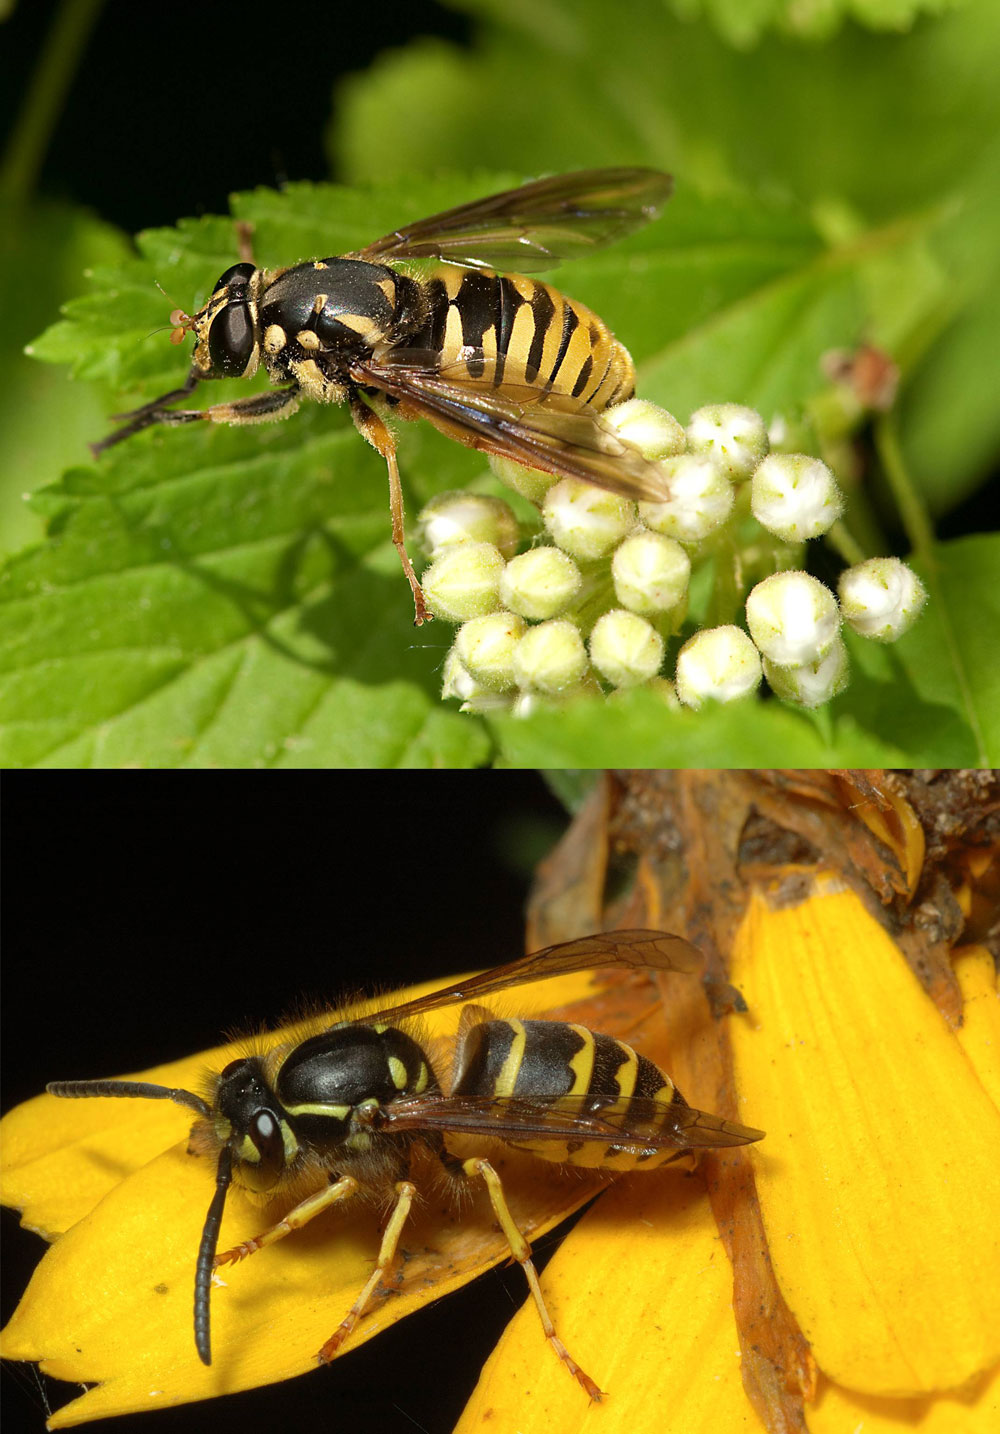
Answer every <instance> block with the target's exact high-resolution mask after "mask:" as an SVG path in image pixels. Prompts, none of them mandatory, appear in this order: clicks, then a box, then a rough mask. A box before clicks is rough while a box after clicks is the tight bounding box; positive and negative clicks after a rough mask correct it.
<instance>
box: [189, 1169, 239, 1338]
mask: <svg viewBox="0 0 1000 1434" xmlns="http://www.w3.org/2000/svg"><path fill="white" fill-rule="evenodd" d="M232 1175H233V1158H232V1154H231V1152H230V1149H229V1146H228V1145H224V1146H223V1147H222V1150H221V1152H220V1154H219V1165H218V1169H217V1170H216V1172H215V1194H214V1195H213V1196H212V1203H211V1205H209V1207H208V1214H207V1215H206V1216H205V1226H204V1229H203V1230H202V1232H201V1244H200V1245H199V1246H198V1263H197V1265H196V1266H195V1272H194V1342H195V1347H196V1349H197V1350H198V1358H199V1359H200V1360H201V1362H202V1364H208V1365H210V1364H211V1363H212V1332H211V1325H210V1319H209V1295H210V1293H211V1289H212V1268H213V1266H214V1264H215V1251H216V1248H217V1246H218V1244H219V1228H220V1226H221V1225H222V1211H223V1208H224V1206H225V1203H226V1191H227V1190H228V1189H229V1182H230V1180H231V1179H232Z"/></svg>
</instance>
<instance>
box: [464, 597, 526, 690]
mask: <svg viewBox="0 0 1000 1434" xmlns="http://www.w3.org/2000/svg"><path fill="white" fill-rule="evenodd" d="M523 635H524V622H523V620H522V619H521V618H519V617H518V616H517V615H516V614H515V613H512V612H491V613H487V614H486V616H485V617H473V618H470V619H469V621H468V622H467V623H464V624H463V625H462V627H460V628H459V630H458V633H457V635H456V637H455V645H454V647H453V649H452V651H453V652H455V653H457V654H458V657H459V660H460V661H461V663H462V666H463V667H464V668H465V670H466V672H468V673H469V674H470V675H471V676H472V677H474V678H475V679H476V681H477V682H481V683H482V684H483V686H484V687H488V688H490V689H491V690H494V691H497V692H505V691H507V689H508V688H511V687H513V686H514V653H515V652H516V651H517V644H518V642H519V641H520V640H521V638H522V636H523Z"/></svg>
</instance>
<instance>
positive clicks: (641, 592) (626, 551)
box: [611, 531, 691, 613]
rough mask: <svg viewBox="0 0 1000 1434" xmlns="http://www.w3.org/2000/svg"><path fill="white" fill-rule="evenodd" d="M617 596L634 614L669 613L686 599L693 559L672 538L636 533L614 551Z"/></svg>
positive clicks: (656, 534) (613, 566)
mask: <svg viewBox="0 0 1000 1434" xmlns="http://www.w3.org/2000/svg"><path fill="white" fill-rule="evenodd" d="M611 576H612V578H613V580H614V584H615V596H616V597H617V598H618V601H619V602H620V603H621V605H622V606H623V607H627V608H631V609H632V611H633V612H640V613H654V612H667V611H669V609H670V608H673V607H677V606H678V604H679V603H682V602H683V601H684V599H685V597H686V596H687V589H688V582H689V580H690V577H691V559H690V558H689V557H688V555H687V553H686V552H685V551H684V549H683V548H682V547H681V545H680V543H677V542H675V541H674V539H673V538H664V537H663V536H662V535H661V534H660V533H649V532H645V531H643V532H639V533H633V534H632V535H631V537H628V538H626V539H625V541H624V542H623V543H620V544H619V546H618V547H617V548H616V549H615V551H614V556H613V557H612V559H611Z"/></svg>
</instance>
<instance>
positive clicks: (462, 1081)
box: [451, 1018, 685, 1170]
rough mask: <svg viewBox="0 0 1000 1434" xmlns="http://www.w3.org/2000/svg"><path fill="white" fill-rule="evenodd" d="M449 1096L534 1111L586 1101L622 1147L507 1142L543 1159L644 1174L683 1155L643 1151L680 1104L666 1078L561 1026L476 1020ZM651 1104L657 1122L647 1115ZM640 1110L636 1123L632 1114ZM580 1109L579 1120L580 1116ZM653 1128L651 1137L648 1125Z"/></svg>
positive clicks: (599, 1040) (626, 1052) (616, 1046)
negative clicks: (510, 1100)
mask: <svg viewBox="0 0 1000 1434" xmlns="http://www.w3.org/2000/svg"><path fill="white" fill-rule="evenodd" d="M451 1094H452V1095H453V1096H463V1095H464V1096H478V1097H491V1098H494V1099H496V1098H501V1097H508V1096H514V1097H521V1098H523V1099H524V1100H526V1101H531V1102H532V1103H533V1104H536V1105H545V1104H547V1103H552V1105H553V1106H554V1107H555V1108H556V1109H558V1103H559V1101H560V1099H561V1098H564V1097H585V1096H586V1097H591V1098H593V1099H594V1101H595V1106H596V1108H595V1111H594V1114H596V1115H598V1116H599V1118H600V1119H601V1120H602V1121H605V1122H607V1123H608V1124H609V1125H613V1126H615V1127H616V1129H620V1130H621V1133H622V1143H621V1145H617V1144H608V1145H605V1144H602V1143H601V1142H599V1141H593V1140H569V1141H565V1140H553V1139H551V1138H549V1137H546V1138H545V1139H544V1140H539V1141H534V1140H527V1139H524V1140H522V1139H518V1140H509V1137H504V1138H505V1139H508V1140H509V1143H510V1144H512V1145H516V1146H517V1148H518V1149H520V1150H530V1151H531V1152H532V1154H533V1155H537V1156H540V1157H541V1158H542V1159H543V1160H554V1161H557V1162H559V1163H561V1164H569V1165H586V1166H599V1165H607V1166H610V1167H612V1168H614V1169H616V1170H630V1169H634V1168H637V1167H642V1168H644V1169H649V1168H651V1167H654V1166H657V1165H663V1164H666V1162H667V1161H670V1160H675V1159H676V1158H677V1157H678V1155H679V1154H680V1152H681V1149H682V1148H683V1147H682V1146H681V1145H680V1144H678V1146H677V1147H676V1148H673V1149H671V1148H663V1147H662V1146H661V1147H660V1148H654V1147H653V1146H652V1145H649V1146H647V1145H645V1143H644V1135H645V1136H646V1138H647V1139H649V1138H651V1137H652V1136H653V1135H654V1134H656V1135H659V1134H660V1132H661V1131H662V1129H663V1128H664V1126H665V1125H666V1117H667V1116H668V1114H669V1110H670V1107H671V1105H672V1104H675V1103H679V1104H681V1105H683V1104H684V1103H685V1102H684V1100H683V1097H682V1096H681V1095H680V1093H679V1092H678V1090H677V1088H676V1087H675V1085H674V1083H673V1081H672V1080H671V1079H670V1077H669V1076H667V1075H664V1073H663V1071H661V1070H660V1069H659V1068H658V1067H657V1066H655V1065H654V1064H653V1062H652V1061H650V1060H647V1059H646V1057H645V1056H641V1055H640V1054H639V1052H638V1051H635V1050H633V1049H632V1047H631V1046H629V1045H626V1044H625V1042H624V1041H617V1040H614V1039H613V1038H612V1037H611V1036H602V1035H599V1034H598V1033H597V1032H596V1031H590V1030H588V1029H587V1028H586V1026H577V1025H571V1024H569V1023H568V1022H564V1021H521V1020H517V1019H513V1018H512V1019H510V1020H505V1021H481V1022H478V1023H477V1024H475V1025H472V1026H470V1027H469V1029H468V1030H467V1031H466V1032H465V1034H464V1036H463V1039H462V1043H461V1047H460V1050H459V1051H458V1054H457V1059H456V1075H455V1082H454V1086H453V1089H452V1091H451ZM651 1101H655V1102H657V1104H658V1106H659V1107H660V1109H661V1111H662V1113H663V1117H664V1119H663V1120H654V1121H653V1123H652V1125H651V1123H650V1118H649V1114H648V1110H649V1106H648V1102H651ZM640 1102H641V1103H642V1119H641V1121H640V1120H639V1119H637V1116H636V1111H637V1107H638V1104H639V1103H640ZM586 1113H587V1112H586V1109H584V1110H583V1111H581V1114H583V1115H586ZM654 1125H655V1127H656V1129H655V1131H654V1129H653V1126H654Z"/></svg>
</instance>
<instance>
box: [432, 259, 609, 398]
mask: <svg viewBox="0 0 1000 1434" xmlns="http://www.w3.org/2000/svg"><path fill="white" fill-rule="evenodd" d="M421 287H422V289H423V293H424V297H425V298H426V299H427V300H428V302H429V305H430V309H429V315H428V318H427V320H426V322H425V324H424V326H423V327H422V328H421V330H420V332H419V333H417V334H415V335H411V336H409V337H408V338H407V339H406V342H405V347H406V348H414V349H423V350H427V351H430V352H432V353H437V354H440V363H441V368H442V371H443V372H444V373H445V376H446V377H454V378H456V379H457V380H458V381H460V382H462V383H469V382H472V383H477V384H481V385H482V386H483V387H491V388H499V387H500V386H501V385H502V384H503V383H504V382H505V381H506V382H507V383H508V384H512V385H513V384H519V383H520V384H523V383H525V382H527V383H529V384H531V385H532V386H533V387H534V386H537V387H539V388H541V389H544V390H546V391H549V392H553V393H558V394H561V395H563V396H564V397H567V398H570V399H573V400H575V401H576V402H577V403H578V404H579V406H580V407H581V408H583V407H585V406H591V407H593V408H595V409H597V410H598V411H600V410H601V409H603V408H606V407H607V405H608V404H610V403H619V402H621V401H622V400H623V399H626V398H630V397H631V396H632V393H633V392H634V390H635V370H634V368H633V365H632V359H631V357H630V356H629V353H628V350H627V349H626V348H624V347H623V346H622V345H621V344H620V343H619V342H618V340H617V339H616V338H615V336H614V334H612V333H611V331H610V329H609V328H608V327H607V325H606V324H605V323H604V322H603V321H602V320H601V319H599V318H598V317H597V315H596V314H594V313H592V312H591V310H590V309H588V308H586V307H585V306H584V305H583V304H579V303H577V302H576V301H575V300H574V299H568V298H567V297H566V295H565V294H561V293H560V292H559V290H558V289H554V288H552V286H551V285H550V284H542V283H540V282H539V281H538V280H536V279H528V278H525V276H524V275H523V274H495V273H493V272H491V271H490V270H488V269H461V268H458V267H457V266H456V265H453V264H439V265H437V266H436V267H435V268H434V269H433V270H431V272H430V275H429V276H428V277H427V278H426V279H425V280H423V281H422V284H421Z"/></svg>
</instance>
